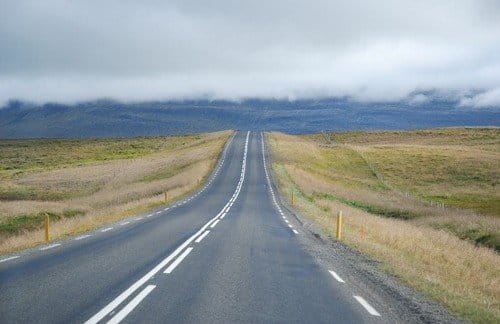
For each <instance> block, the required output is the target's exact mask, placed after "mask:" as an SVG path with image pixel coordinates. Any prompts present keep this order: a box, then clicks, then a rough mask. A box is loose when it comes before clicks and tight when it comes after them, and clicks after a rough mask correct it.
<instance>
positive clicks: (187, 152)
mask: <svg viewBox="0 0 500 324" xmlns="http://www.w3.org/2000/svg"><path fill="white" fill-rule="evenodd" d="M230 134H231V132H229V131H226V132H217V133H206V134H195V135H183V136H166V137H141V138H115V139H111V138H108V139H33V140H31V139H30V140H0V253H1V252H7V251H12V250H16V249H19V248H24V247H28V246H31V245H34V244H37V243H39V242H41V241H42V239H43V235H42V234H43V233H42V231H41V227H42V225H43V219H44V217H45V215H46V214H48V215H49V216H50V218H51V219H52V220H53V225H52V226H51V232H52V237H53V238H57V237H61V236H65V235H69V234H74V233H76V232H80V231H84V230H87V229H89V228H92V227H95V226H97V225H100V224H103V223H106V222H110V221H114V220H117V219H119V218H121V217H124V216H126V215H130V214H133V213H137V212H139V211H141V210H145V209H147V208H151V207H154V206H156V205H159V204H161V201H162V199H161V198H162V197H163V193H164V192H167V193H168V196H169V197H170V199H175V198H176V197H179V196H181V195H184V194H186V193H188V192H189V191H191V190H193V189H194V188H196V187H197V186H198V184H199V182H200V181H201V180H203V178H204V177H206V176H207V174H208V173H209V172H210V170H211V169H212V167H213V165H214V163H215V162H216V158H217V156H218V154H219V152H220V150H221V148H222V146H223V144H224V143H225V142H226V140H227V139H228V137H229V136H230Z"/></svg>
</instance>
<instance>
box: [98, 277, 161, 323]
mask: <svg viewBox="0 0 500 324" xmlns="http://www.w3.org/2000/svg"><path fill="white" fill-rule="evenodd" d="M155 288H156V286H154V285H148V286H146V288H144V289H143V290H142V291H141V292H140V293H139V294H137V296H135V297H134V299H132V300H131V301H130V303H128V304H127V305H125V307H123V309H122V310H121V311H119V312H118V314H116V315H115V316H113V318H112V319H110V320H109V321H108V324H118V323H120V322H121V321H122V320H123V319H124V318H125V317H126V316H127V315H128V314H129V313H130V312H131V311H133V310H134V308H136V307H137V305H139V303H140V302H141V301H142V300H143V299H144V298H146V296H147V295H148V294H149V293H150V292H151V291H152V290H153V289H155Z"/></svg>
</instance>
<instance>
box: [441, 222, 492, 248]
mask: <svg viewBox="0 0 500 324" xmlns="http://www.w3.org/2000/svg"><path fill="white" fill-rule="evenodd" d="M433 227H434V228H437V229H442V230H446V231H449V232H451V233H453V234H455V235H456V236H458V237H460V238H461V239H464V240H470V241H472V242H474V243H476V244H477V245H482V246H486V247H489V248H492V249H494V250H495V251H497V252H500V233H498V232H494V229H488V228H481V227H479V226H474V225H471V226H468V227H464V226H462V225H461V224H453V223H444V224H435V225H434V226H433Z"/></svg>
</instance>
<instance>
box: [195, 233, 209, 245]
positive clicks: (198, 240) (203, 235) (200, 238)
mask: <svg viewBox="0 0 500 324" xmlns="http://www.w3.org/2000/svg"><path fill="white" fill-rule="evenodd" d="M209 233H210V231H208V230H207V231H205V233H203V234H202V235H201V236H199V237H198V238H197V239H196V240H195V243H200V242H201V240H203V239H204V238H205V236H207V235H208V234H209Z"/></svg>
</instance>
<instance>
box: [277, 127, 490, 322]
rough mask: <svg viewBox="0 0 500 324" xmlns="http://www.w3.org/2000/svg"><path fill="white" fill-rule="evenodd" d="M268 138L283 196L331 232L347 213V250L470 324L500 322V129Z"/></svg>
mask: <svg viewBox="0 0 500 324" xmlns="http://www.w3.org/2000/svg"><path fill="white" fill-rule="evenodd" d="M268 138H269V140H270V146H271V151H272V154H273V170H274V172H275V174H276V175H277V179H278V181H279V185H280V187H281V190H282V191H283V192H284V193H285V194H287V195H290V193H291V191H294V192H295V194H296V197H297V198H298V199H297V204H296V205H297V207H298V208H299V209H300V210H301V211H302V212H303V213H304V214H305V215H308V216H309V217H311V218H312V219H314V220H315V221H316V222H317V223H318V224H319V225H320V227H321V228H322V229H323V230H324V231H325V232H327V233H329V234H330V235H332V236H333V235H334V229H335V214H336V213H337V212H338V211H339V210H342V211H343V213H344V215H345V216H344V222H345V228H344V232H345V235H344V237H345V243H347V244H349V245H351V246H353V247H355V248H356V249H358V250H360V251H362V252H363V253H366V254H367V255H369V256H371V257H373V258H375V259H377V260H380V261H381V262H382V266H383V268H384V269H386V270H388V271H390V272H391V273H393V274H395V275H396V276H397V277H399V278H400V279H401V280H402V281H403V282H406V283H407V284H409V285H411V286H413V287H415V288H417V289H418V290H420V291H422V292H423V293H424V294H426V295H428V296H430V297H432V298H434V299H436V300H438V301H440V302H441V303H443V304H444V305H446V306H447V307H448V308H449V309H451V310H452V311H454V312H457V313H458V314H460V315H461V316H463V317H464V318H466V319H469V320H472V321H473V322H498V321H500V280H499V279H500V256H499V255H498V252H495V250H497V251H498V250H499V246H500V243H499V237H500V222H499V220H500V208H499V207H500V205H499V203H500V194H499V192H498V180H499V174H500V172H499V171H500V163H499V162H500V145H499V144H500V129H498V128H447V129H433V130H416V131H366V132H363V131H360V132H337V133H330V134H314V135H304V136H291V135H285V134H281V133H271V134H269V135H268ZM441 204H444V206H441ZM362 229H363V230H364V232H365V235H364V237H362V235H361V230H362Z"/></svg>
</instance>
